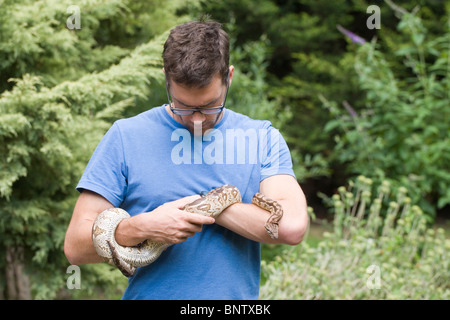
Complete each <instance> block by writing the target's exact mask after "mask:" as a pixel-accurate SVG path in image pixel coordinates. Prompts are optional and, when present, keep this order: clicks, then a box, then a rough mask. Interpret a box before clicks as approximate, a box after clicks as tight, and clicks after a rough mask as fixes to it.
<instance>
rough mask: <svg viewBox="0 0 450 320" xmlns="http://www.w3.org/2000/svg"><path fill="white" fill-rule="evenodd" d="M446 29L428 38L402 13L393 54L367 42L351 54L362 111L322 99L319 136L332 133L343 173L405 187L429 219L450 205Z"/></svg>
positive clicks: (448, 37)
mask: <svg viewBox="0 0 450 320" xmlns="http://www.w3.org/2000/svg"><path fill="white" fill-rule="evenodd" d="M449 28H450V23H449V24H448V25H447V30H444V29H443V30H442V32H441V34H440V35H438V36H432V35H430V33H429V32H428V31H427V29H426V28H425V26H424V24H423V23H422V20H421V19H420V17H419V16H416V15H414V14H411V13H407V12H406V11H402V18H401V20H400V22H399V24H398V30H399V31H400V36H399V37H398V38H399V39H398V41H399V43H397V44H396V47H395V48H394V55H388V54H386V53H385V51H387V49H388V48H386V47H385V46H383V47H382V46H381V45H380V44H377V43H375V42H373V43H366V44H364V45H363V46H361V47H360V48H359V50H358V51H357V54H356V61H355V65H354V67H355V70H356V73H357V75H358V79H359V87H360V89H362V90H363V91H364V92H365V101H364V105H363V106H359V105H355V107H354V108H353V107H352V106H351V105H350V104H349V103H347V102H345V101H344V103H343V104H344V108H338V107H337V105H336V104H335V103H332V102H328V101H326V99H324V97H322V98H323V101H324V104H325V106H326V107H327V108H329V110H330V111H331V115H332V116H333V117H334V119H333V120H331V121H329V122H328V124H327V126H326V128H325V131H327V132H336V131H337V132H338V135H336V139H335V140H336V146H335V156H336V157H337V159H338V161H339V162H340V163H343V164H346V167H347V172H348V173H350V174H362V175H365V176H369V177H371V178H373V179H376V180H377V181H382V180H385V179H388V178H389V179H392V182H393V181H399V182H400V183H401V184H404V185H408V186H409V192H410V194H411V197H412V198H413V199H414V200H415V201H416V200H417V201H420V206H421V208H422V209H423V210H424V211H425V212H426V213H427V214H429V215H430V217H432V216H433V214H434V212H435V210H436V209H437V208H439V209H440V208H443V207H444V206H446V205H448V204H450V188H449V185H450V173H449V170H448V164H449V163H450V141H449V135H448V121H446V120H445V119H449V117H450V108H449V107H448V106H449V105H450V94H449V92H450V77H449V75H450V64H449V58H448V57H449V51H448V48H449V47H448V45H449V43H450V29H449ZM335 130H336V131H335Z"/></svg>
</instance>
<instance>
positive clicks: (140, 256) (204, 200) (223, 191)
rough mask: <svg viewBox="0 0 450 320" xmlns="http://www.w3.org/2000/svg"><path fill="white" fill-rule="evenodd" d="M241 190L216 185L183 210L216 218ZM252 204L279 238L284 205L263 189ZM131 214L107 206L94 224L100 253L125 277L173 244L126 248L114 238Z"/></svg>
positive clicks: (238, 198) (237, 199)
mask: <svg viewBox="0 0 450 320" xmlns="http://www.w3.org/2000/svg"><path fill="white" fill-rule="evenodd" d="M241 202H242V197H241V193H240V191H239V189H238V188H237V187H235V186H233V185H231V184H226V185H223V186H220V187H218V188H215V189H213V190H211V191H209V192H208V193H206V192H204V193H202V194H201V198H199V199H197V200H195V201H193V202H191V203H189V204H187V205H185V206H184V207H183V208H182V210H184V211H187V212H190V213H194V214H201V215H204V216H209V217H213V218H216V217H218V216H219V215H220V214H221V213H222V211H224V210H225V209H226V208H228V207H229V206H231V205H233V204H235V203H241ZM252 204H254V205H256V206H258V207H259V208H261V209H264V210H266V211H268V212H269V213H270V216H269V219H268V220H267V222H266V223H265V225H264V228H265V230H266V232H267V233H268V235H269V236H270V237H271V238H272V239H277V238H278V224H279V221H280V219H281V218H282V216H283V208H282V207H281V205H280V204H279V203H278V202H277V201H275V200H272V199H270V198H268V197H266V196H265V195H263V194H262V193H260V192H257V193H255V195H254V196H253V198H252ZM130 217H131V216H130V214H129V213H128V212H127V211H125V210H124V209H121V208H108V209H106V210H104V211H102V212H101V213H100V214H99V215H98V216H97V217H96V219H95V220H94V224H93V226H92V242H93V245H94V248H95V251H96V252H97V254H98V255H99V256H100V257H102V258H103V260H104V261H105V262H107V263H109V264H110V265H113V266H116V267H117V268H118V269H119V270H120V271H121V272H122V274H123V275H124V276H126V277H131V276H133V275H134V274H135V273H136V270H137V268H139V267H145V266H147V265H150V264H151V263H153V262H154V261H155V260H156V259H158V258H159V257H160V255H161V254H162V253H163V252H164V250H166V249H167V248H168V247H169V246H171V245H172V244H171V243H163V242H156V241H152V240H150V239H147V240H145V241H143V242H142V243H140V244H138V245H136V246H132V247H127V246H122V245H120V244H118V243H117V242H116V240H115V231H116V228H117V226H118V225H119V223H120V222H121V221H122V220H124V219H129V218H130Z"/></svg>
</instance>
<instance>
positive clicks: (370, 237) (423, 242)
mask: <svg viewBox="0 0 450 320" xmlns="http://www.w3.org/2000/svg"><path fill="white" fill-rule="evenodd" d="M329 201H330V205H331V207H332V210H333V212H334V222H333V224H334V230H333V232H326V233H325V234H324V238H323V240H321V241H320V242H319V243H318V245H317V247H311V246H309V245H307V241H304V242H303V243H302V244H301V245H300V246H297V247H293V248H290V249H288V250H286V251H284V252H283V253H282V254H281V255H280V256H278V257H277V258H276V259H275V260H274V261H271V262H268V263H267V262H265V261H263V263H262V269H263V273H264V274H265V277H266V278H267V280H266V282H265V283H264V284H263V285H262V286H261V294H260V298H261V299H318V300H319V299H324V300H327V299H337V300H341V299H343V300H347V299H389V300H391V299H443V300H447V299H449V298H450V286H449V283H450V268H449V261H450V257H449V252H450V250H449V249H450V240H449V239H446V238H445V233H444V230H443V229H437V230H435V229H431V228H427V225H426V219H425V217H424V214H423V212H422V210H421V209H420V208H419V207H418V206H417V205H414V204H413V202H412V201H411V198H409V197H408V195H407V189H406V188H404V187H400V188H398V189H396V190H392V186H391V185H390V183H389V182H388V181H384V182H383V183H382V184H380V185H376V184H374V183H373V182H372V180H371V179H369V178H366V177H363V176H359V177H358V178H357V179H356V181H355V182H351V183H350V184H349V187H347V188H345V187H341V188H339V192H338V193H337V194H335V195H334V196H333V197H332V199H330V200H329ZM383 217H385V218H383Z"/></svg>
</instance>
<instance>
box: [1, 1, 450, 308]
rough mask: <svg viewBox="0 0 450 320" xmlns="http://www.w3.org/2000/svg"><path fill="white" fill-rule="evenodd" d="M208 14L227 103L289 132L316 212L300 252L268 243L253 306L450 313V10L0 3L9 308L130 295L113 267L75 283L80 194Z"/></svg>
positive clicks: (413, 4)
mask: <svg viewBox="0 0 450 320" xmlns="http://www.w3.org/2000/svg"><path fill="white" fill-rule="evenodd" d="M372 5H375V6H376V7H375V8H374V7H373V6H372ZM370 6H372V7H370ZM369 7H370V8H369ZM377 8H378V9H379V11H378V10H377ZM368 9H369V10H368ZM205 14H207V15H209V17H210V18H211V19H214V20H217V21H219V22H221V23H223V25H224V28H225V30H226V31H227V32H228V33H229V35H230V39H231V61H230V62H231V64H233V65H234V66H235V67H236V72H235V77H234V79H233V85H232V86H231V88H230V91H229V98H228V99H227V107H228V108H230V109H233V110H235V111H238V112H241V113H244V114H247V115H249V116H251V117H253V118H258V119H268V120H270V121H271V122H272V123H273V125H274V126H275V127H277V128H278V129H279V130H280V131H281V133H282V134H283V135H284V137H285V138H286V140H287V142H288V145H289V147H290V150H291V153H292V157H293V161H294V170H295V173H296V175H297V179H298V181H299V183H300V184H301V186H302V188H303V189H304V191H305V193H306V196H307V199H308V204H309V206H310V218H311V224H310V229H309V232H308V235H307V237H306V238H305V239H304V241H303V242H302V244H300V245H299V246H295V247H288V246H273V245H263V246H262V259H263V260H262V280H261V294H260V298H261V299H449V298H450V267H449V261H450V254H449V251H450V250H449V249H450V231H449V230H450V225H449V221H450V135H449V127H450V1H447V0H427V1H426V0H406V1H391V0H385V1H380V0H372V1H365V0H346V1H326V0H261V1H257V2H255V1H250V0H230V1H219V0H195V1H183V0H165V1H163V0H149V1H143V0H139V1H131V0H110V1H106V0H84V1H76V0H67V1H65V0H58V1H57V0H0V239H1V241H0V299H21V298H25V299H118V298H120V297H121V293H122V292H123V290H124V288H125V286H126V279H125V278H124V277H123V276H122V275H121V273H120V272H119V271H117V270H115V269H114V268H112V267H110V266H109V265H106V264H93V265H84V266H80V268H81V269H80V272H81V278H80V283H79V284H80V288H79V289H77V286H76V285H74V283H72V282H73V281H75V280H73V277H72V276H73V275H74V274H73V273H72V271H71V269H69V270H68V267H69V263H68V261H67V259H66V258H65V256H64V252H63V244H64V236H65V232H66V228H67V226H68V223H69V220H70V217H71V215H72V210H73V207H74V204H75V201H76V198H77V196H78V193H77V192H76V190H75V186H76V184H77V182H78V179H79V178H80V176H81V174H82V172H83V170H84V168H85V166H86V164H87V162H88V160H89V158H90V156H91V154H92V152H93V150H94V148H95V147H96V145H97V144H98V142H99V141H100V139H101V138H102V136H103V135H104V133H105V132H106V130H107V129H108V128H109V127H110V126H111V124H112V123H113V122H114V121H115V120H117V119H119V118H123V117H129V116H133V115H135V114H137V113H140V112H142V111H145V110H147V109H149V108H152V107H155V106H159V105H161V104H164V103H166V94H165V91H164V82H163V73H162V70H161V68H162V59H161V53H162V45H163V43H164V41H165V40H166V37H167V35H168V32H169V30H170V29H171V28H172V27H174V26H175V25H177V24H180V23H183V22H187V21H190V20H198V19H199V18H200V17H202V16H204V15H205ZM377 23H378V25H377ZM155 152H156V150H155Z"/></svg>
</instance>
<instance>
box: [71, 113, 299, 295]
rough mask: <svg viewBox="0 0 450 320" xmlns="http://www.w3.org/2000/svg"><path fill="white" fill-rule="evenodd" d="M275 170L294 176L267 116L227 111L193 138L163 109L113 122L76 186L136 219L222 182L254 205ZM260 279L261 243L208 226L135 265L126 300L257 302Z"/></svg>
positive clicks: (286, 152) (287, 152)
mask: <svg viewBox="0 0 450 320" xmlns="http://www.w3.org/2000/svg"><path fill="white" fill-rule="evenodd" d="M276 174H288V175H292V176H294V173H293V170H292V161H291V156H290V153H289V149H288V147H287V145H286V142H285V140H284V139H283V137H282V136H281V135H280V133H279V132H278V130H276V129H274V128H273V127H272V126H271V124H270V122H269V121H262V120H253V119H250V118H249V117H247V116H244V115H242V114H239V113H236V112H234V111H231V110H229V109H225V111H224V115H223V117H222V119H221V120H220V121H219V122H218V123H217V124H216V126H215V127H214V129H213V130H211V131H210V132H209V133H207V134H205V135H204V136H203V137H201V136H200V137H196V136H194V135H193V134H191V133H190V132H189V131H188V130H187V128H186V127H185V126H183V125H182V124H180V123H178V122H177V121H175V120H174V119H173V118H172V117H171V116H170V114H169V113H168V112H167V111H166V109H165V106H161V107H156V108H153V109H150V110H149V111H146V112H143V113H141V114H139V115H137V116H135V117H132V118H129V119H122V120H118V121H116V122H115V123H114V125H113V126H112V127H111V128H110V129H109V131H108V132H107V133H106V134H105V136H104V137H103V139H102V140H101V142H100V143H99V145H98V146H97V148H96V150H95V152H94V153H93V155H92V158H91V159H90V161H89V163H88V165H87V167H86V170H85V172H84V174H83V176H82V177H81V180H80V181H79V184H78V186H77V190H78V191H80V192H81V191H82V190H84V189H87V190H91V191H94V192H96V193H98V194H100V195H101V196H103V197H104V198H106V199H107V200H108V201H109V202H111V203H112V204H113V205H114V206H115V207H121V208H123V209H124V210H126V211H127V212H128V213H129V214H130V215H132V216H133V215H136V214H139V213H142V212H150V211H152V210H154V209H155V208H157V207H158V206H160V205H162V204H164V203H166V202H169V201H173V200H177V199H179V198H182V197H185V196H190V195H194V194H199V193H200V192H202V191H209V190H211V189H213V188H216V187H219V186H221V185H224V184H232V185H235V186H236V187H238V188H239V190H240V191H241V194H242V199H243V202H245V203H251V199H252V197H253V195H254V194H255V193H256V192H258V191H259V184H260V182H261V181H262V180H263V179H265V178H267V177H269V176H272V175H276ZM294 177H295V176H294ZM150 214H151V213H150ZM259 283H260V244H259V243H258V242H255V241H252V240H249V239H246V238H244V237H242V236H240V235H238V234H236V233H234V232H233V231H230V230H228V229H226V228H223V227H221V226H219V225H217V224H213V225H204V226H203V229H202V231H201V232H199V233H196V234H195V235H194V236H193V237H190V238H188V240H187V241H185V242H182V243H179V244H175V245H172V246H170V247H169V248H168V249H167V250H165V251H164V252H163V253H162V254H161V256H160V257H159V258H158V259H157V260H156V261H155V262H154V263H152V264H151V265H149V266H146V267H143V268H138V270H137V272H136V274H135V275H134V276H133V277H130V278H129V285H128V287H127V289H126V291H125V293H124V295H123V299H186V300H188V299H258V295H259Z"/></svg>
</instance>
